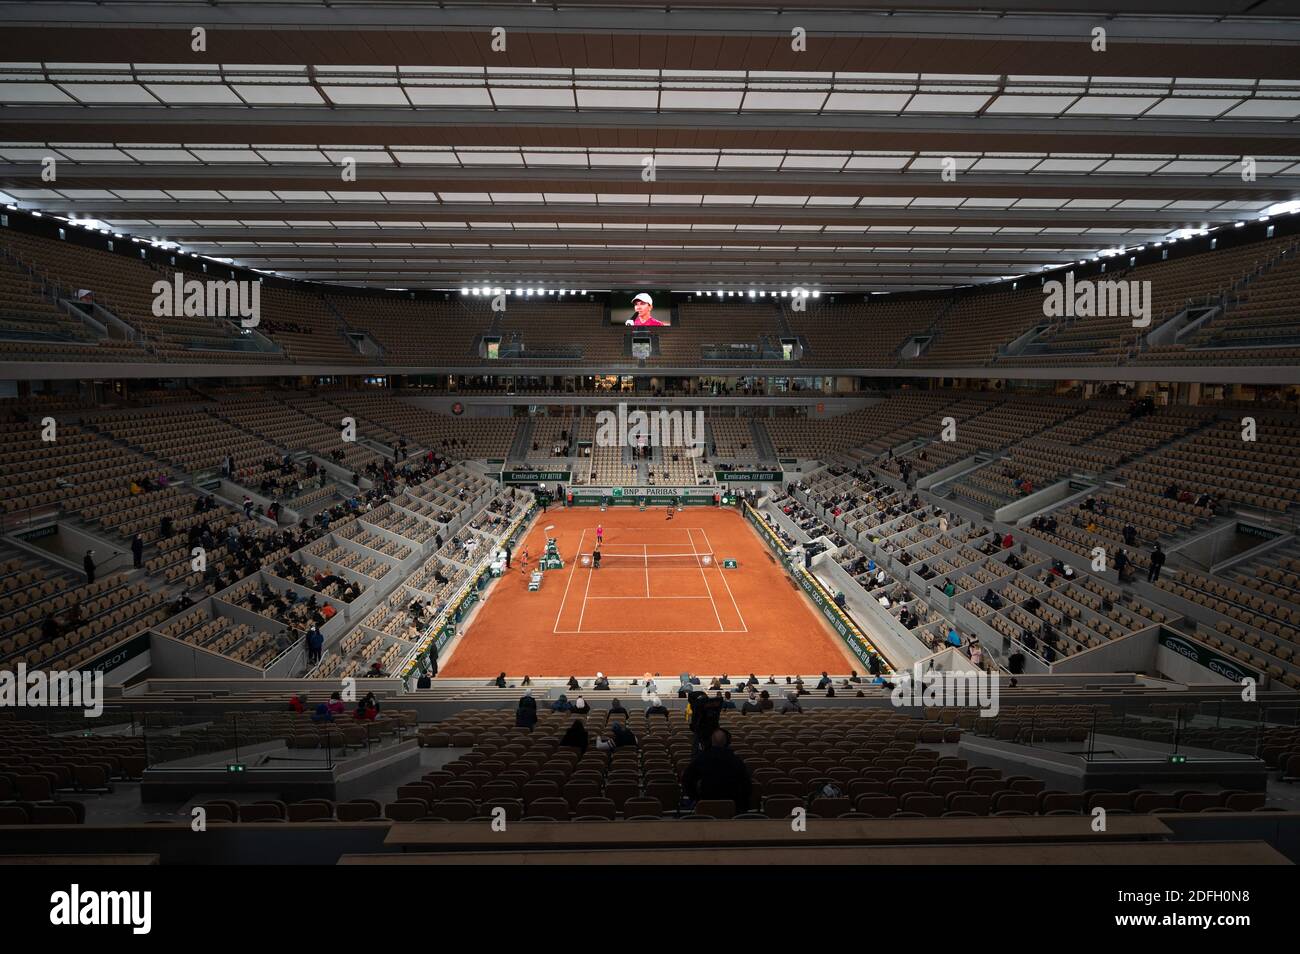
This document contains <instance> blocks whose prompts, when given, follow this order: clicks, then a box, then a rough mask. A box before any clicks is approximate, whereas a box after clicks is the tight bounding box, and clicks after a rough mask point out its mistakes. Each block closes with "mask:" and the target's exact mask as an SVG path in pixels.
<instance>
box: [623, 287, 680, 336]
mask: <svg viewBox="0 0 1300 954" xmlns="http://www.w3.org/2000/svg"><path fill="white" fill-rule="evenodd" d="M655 296H658V299H659V303H660V304H659V307H658V308H655ZM609 320H610V322H612V323H613V324H616V325H625V326H627V327H629V328H670V327H672V323H673V311H672V305H671V299H670V297H669V294H668V292H655V293H654V294H651V293H650V292H636V293H635V294H629V295H627V297H623V295H621V294H620V293H617V292H616V293H614V294H613V295H611V296H610V306H609Z"/></svg>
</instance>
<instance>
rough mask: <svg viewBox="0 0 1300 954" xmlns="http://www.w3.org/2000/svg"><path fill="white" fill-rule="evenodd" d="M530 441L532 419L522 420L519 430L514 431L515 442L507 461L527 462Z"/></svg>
mask: <svg viewBox="0 0 1300 954" xmlns="http://www.w3.org/2000/svg"><path fill="white" fill-rule="evenodd" d="M532 439H533V420H532V418H524V419H523V420H522V421H521V422H520V424H519V429H518V430H517V431H515V440H514V443H513V444H511V445H510V453H509V455H508V456H507V459H508V460H517V461H524V460H527V459H528V448H529V447H530V446H532ZM574 443H575V444H576V443H577V442H576V441H575V442H574Z"/></svg>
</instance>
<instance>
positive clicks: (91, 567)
mask: <svg viewBox="0 0 1300 954" xmlns="http://www.w3.org/2000/svg"><path fill="white" fill-rule="evenodd" d="M81 565H82V566H83V567H85V569H86V582H87V583H88V584H89V583H94V582H95V551H94V550H87V551H86V555H85V556H84V557H82V560H81Z"/></svg>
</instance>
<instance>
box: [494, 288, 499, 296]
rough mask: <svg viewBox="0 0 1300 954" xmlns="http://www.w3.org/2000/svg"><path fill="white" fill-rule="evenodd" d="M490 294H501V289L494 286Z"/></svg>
mask: <svg viewBox="0 0 1300 954" xmlns="http://www.w3.org/2000/svg"><path fill="white" fill-rule="evenodd" d="M492 294H494V295H500V294H501V289H500V288H494V289H492Z"/></svg>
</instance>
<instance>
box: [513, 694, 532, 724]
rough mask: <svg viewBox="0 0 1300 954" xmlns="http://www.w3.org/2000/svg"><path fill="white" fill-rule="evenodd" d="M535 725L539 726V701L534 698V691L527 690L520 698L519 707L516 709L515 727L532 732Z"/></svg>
mask: <svg viewBox="0 0 1300 954" xmlns="http://www.w3.org/2000/svg"><path fill="white" fill-rule="evenodd" d="M535 725H537V700H536V699H534V698H533V690H531V689H525V690H524V694H523V695H522V696H521V697H520V698H519V705H518V706H516V707H515V726H516V727H517V728H520V729H527V730H528V731H529V732H531V731H533V726H535Z"/></svg>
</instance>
